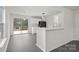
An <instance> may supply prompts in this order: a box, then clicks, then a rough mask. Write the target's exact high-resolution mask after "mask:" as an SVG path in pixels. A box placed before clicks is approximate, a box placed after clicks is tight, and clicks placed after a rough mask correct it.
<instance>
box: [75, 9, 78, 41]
mask: <svg viewBox="0 0 79 59" xmlns="http://www.w3.org/2000/svg"><path fill="white" fill-rule="evenodd" d="M75 39H76V40H79V10H77V11H75Z"/></svg>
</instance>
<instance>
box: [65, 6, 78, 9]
mask: <svg viewBox="0 0 79 59" xmlns="http://www.w3.org/2000/svg"><path fill="white" fill-rule="evenodd" d="M64 7H65V8H68V9H71V10H79V6H64Z"/></svg>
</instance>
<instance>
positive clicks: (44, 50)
mask: <svg viewBox="0 0 79 59" xmlns="http://www.w3.org/2000/svg"><path fill="white" fill-rule="evenodd" d="M36 46H37V47H38V48H40V49H41V50H42V51H43V52H46V50H44V49H42V48H41V47H40V46H39V45H38V44H36Z"/></svg>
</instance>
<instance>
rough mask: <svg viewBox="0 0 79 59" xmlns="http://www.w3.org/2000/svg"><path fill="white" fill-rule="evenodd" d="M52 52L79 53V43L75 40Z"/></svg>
mask: <svg viewBox="0 0 79 59" xmlns="http://www.w3.org/2000/svg"><path fill="white" fill-rule="evenodd" d="M50 52H79V41H76V40H73V41H71V42H69V43H67V44H65V45H63V46H61V47H59V48H56V49H55V50H52V51H50Z"/></svg>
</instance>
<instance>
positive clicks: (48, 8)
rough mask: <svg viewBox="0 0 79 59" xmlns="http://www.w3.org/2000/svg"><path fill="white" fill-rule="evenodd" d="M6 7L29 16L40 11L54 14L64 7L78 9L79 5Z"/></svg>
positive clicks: (40, 13) (37, 14)
mask: <svg viewBox="0 0 79 59" xmlns="http://www.w3.org/2000/svg"><path fill="white" fill-rule="evenodd" d="M7 8H8V9H9V10H10V11H12V12H16V13H22V14H26V15H30V16H41V15H42V13H46V15H50V14H55V13H58V12H61V11H63V10H64V8H67V9H71V10H79V6H9V7H7Z"/></svg>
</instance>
